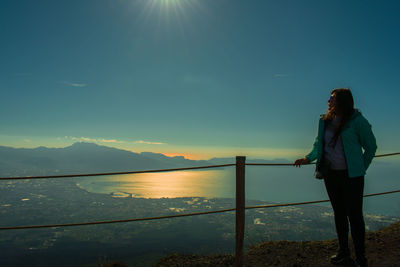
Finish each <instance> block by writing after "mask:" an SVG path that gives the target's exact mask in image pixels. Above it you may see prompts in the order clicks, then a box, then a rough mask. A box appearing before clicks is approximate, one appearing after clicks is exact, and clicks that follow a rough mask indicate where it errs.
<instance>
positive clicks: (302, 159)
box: [293, 158, 310, 167]
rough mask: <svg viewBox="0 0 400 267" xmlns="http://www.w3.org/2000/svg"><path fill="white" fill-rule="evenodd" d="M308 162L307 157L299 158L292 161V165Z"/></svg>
mask: <svg viewBox="0 0 400 267" xmlns="http://www.w3.org/2000/svg"><path fill="white" fill-rule="evenodd" d="M309 163H310V160H309V159H308V158H301V159H296V160H295V162H294V163H293V165H294V166H296V167H301V165H304V164H309Z"/></svg>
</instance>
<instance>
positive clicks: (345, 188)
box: [324, 170, 365, 256]
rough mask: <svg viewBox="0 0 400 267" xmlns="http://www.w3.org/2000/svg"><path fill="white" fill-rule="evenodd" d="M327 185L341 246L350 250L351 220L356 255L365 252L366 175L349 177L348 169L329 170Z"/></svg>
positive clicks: (326, 179) (342, 248)
mask: <svg viewBox="0 0 400 267" xmlns="http://www.w3.org/2000/svg"><path fill="white" fill-rule="evenodd" d="M324 181H325V187H326V190H327V192H328V195H329V199H330V201H331V204H332V208H333V211H334V214H335V225H336V233H337V236H338V239H339V248H340V250H343V251H344V252H347V251H348V250H349V247H348V236H349V222H350V227H351V237H352V238H353V244H354V249H355V251H356V255H357V256H358V255H364V253H365V223H364V217H363V211H362V206H363V191H364V176H360V177H352V178H349V177H348V174H347V170H344V171H338V170H329V172H328V174H327V175H326V178H325V179H324Z"/></svg>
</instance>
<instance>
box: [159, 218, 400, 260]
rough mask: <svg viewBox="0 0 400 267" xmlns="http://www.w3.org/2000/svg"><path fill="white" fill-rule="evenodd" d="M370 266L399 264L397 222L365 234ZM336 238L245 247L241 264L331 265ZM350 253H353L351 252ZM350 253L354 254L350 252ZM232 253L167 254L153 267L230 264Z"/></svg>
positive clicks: (399, 247)
mask: <svg viewBox="0 0 400 267" xmlns="http://www.w3.org/2000/svg"><path fill="white" fill-rule="evenodd" d="M366 246H367V251H366V254H367V257H368V260H369V264H370V266H377V267H378V266H379V267H383V266H400V222H397V223H394V224H392V225H390V226H388V227H385V228H382V229H380V230H378V231H371V232H368V233H367V235H366ZM336 248H337V239H332V240H327V241H305V242H292V241H270V242H265V243H262V244H259V245H256V246H254V247H251V248H249V249H248V251H247V252H246V254H245V266H332V265H331V264H330V263H329V258H330V256H331V255H333V254H334V253H335V252H336ZM352 253H353V252H352ZM353 255H354V253H353ZM233 265H234V257H233V256H232V255H178V254H174V255H170V256H168V257H165V258H163V259H161V260H160V261H158V263H157V264H156V265H155V266H165V267H167V266H171V267H172V266H176V267H178V266H233Z"/></svg>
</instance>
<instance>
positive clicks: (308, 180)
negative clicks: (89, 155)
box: [77, 159, 400, 216]
mask: <svg viewBox="0 0 400 267" xmlns="http://www.w3.org/2000/svg"><path fill="white" fill-rule="evenodd" d="M399 166H400V165H399V161H398V160H390V161H385V160H384V159H378V160H375V161H374V162H373V164H372V165H371V167H370V168H369V170H368V173H367V176H366V183H365V190H364V192H365V193H366V194H368V193H377V192H383V191H391V190H397V189H400V177H399V174H398V173H399V171H400V168H399ZM77 185H78V186H79V187H80V188H82V189H84V190H87V191H89V192H93V193H104V194H113V196H115V197H140V198H163V197H164V198H176V197H194V196H195V197H206V198H234V197H235V167H226V168H223V169H210V170H193V171H175V172H165V173H145V174H128V175H115V176H99V177H82V178H79V179H78V180H77ZM245 187H246V199H252V200H265V201H271V202H297V201H309V200H319V199H327V198H328V196H327V194H326V192H325V187H324V184H323V181H322V180H317V179H315V178H314V166H312V165H311V166H303V167H302V168H294V167H292V166H246V186H245ZM364 209H365V211H366V212H369V213H374V214H384V215H391V216H399V214H400V193H396V194H391V195H384V196H377V197H370V198H365V201H364Z"/></svg>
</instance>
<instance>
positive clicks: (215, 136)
mask: <svg viewBox="0 0 400 267" xmlns="http://www.w3.org/2000/svg"><path fill="white" fill-rule="evenodd" d="M399 13H400V4H399V3H398V1H348V0H347V1H340V0H338V1H325V0H323V1H321V0H315V1H313V0H305V1H295V0H292V1H283V0H282V1H268V0H259V1H256V0H254V1H244V0H243V1H235V0H218V1H215V0H142V1H134V0H130V1H128V0H96V1H95V0H79V1H77V0H68V1H41V0H37V1H28V0H26V1H24V0H20V1H12V0H3V1H1V2H0V25H1V28H0V34H1V42H0V58H1V60H0V91H1V100H0V101H1V102H0V103H1V104H0V114H1V116H0V125H1V128H0V129H1V130H0V145H5V146H14V147H36V146H42V145H43V146H49V147H64V146H67V145H70V144H72V143H74V142H76V141H91V142H96V143H98V144H102V145H109V146H114V147H118V148H124V149H128V150H132V151H135V152H141V151H153V152H161V153H166V154H168V155H175V154H179V155H186V156H187V157H190V158H204V159H206V158H210V157H214V156H235V155H239V154H241V155H247V156H250V157H258V158H282V157H286V158H295V157H298V156H303V155H304V154H305V153H306V152H307V151H308V150H309V149H311V145H312V143H313V140H314V137H315V134H316V129H317V121H318V117H319V114H321V113H324V112H325V110H326V108H327V100H328V98H329V95H330V90H331V89H332V88H336V87H351V89H352V91H353V94H354V98H355V105H356V107H358V108H359V109H360V110H361V112H362V113H363V114H364V115H365V116H366V117H367V119H368V120H369V121H370V123H371V124H372V126H373V130H374V132H375V135H376V137H377V140H378V147H379V148H378V153H385V152H395V151H396V152H397V151H400V141H399V138H398V136H399V135H400V124H399V119H398V115H399V114H400V107H399V105H398V101H399V99H400V92H399V91H400V90H399V84H400V63H399V62H400V52H399V47H400V35H399V34H398V29H399V28H400V19H399V17H398V14H399Z"/></svg>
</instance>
